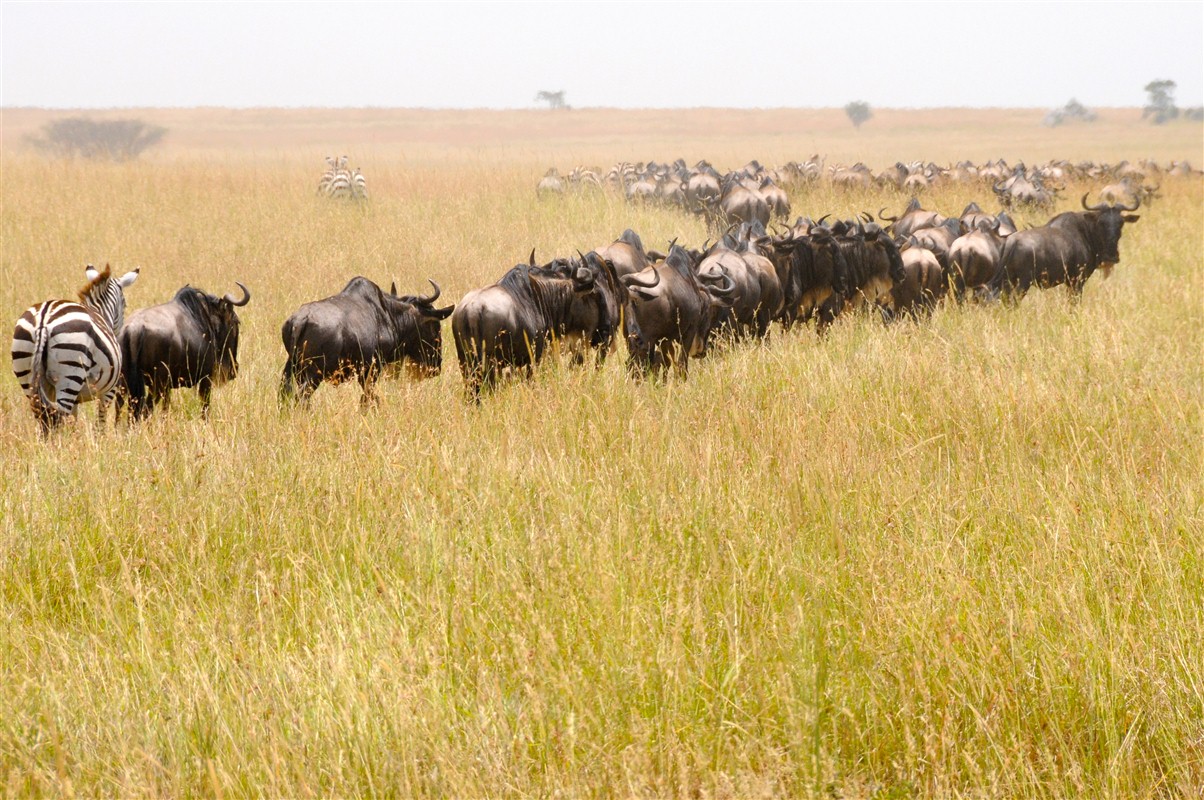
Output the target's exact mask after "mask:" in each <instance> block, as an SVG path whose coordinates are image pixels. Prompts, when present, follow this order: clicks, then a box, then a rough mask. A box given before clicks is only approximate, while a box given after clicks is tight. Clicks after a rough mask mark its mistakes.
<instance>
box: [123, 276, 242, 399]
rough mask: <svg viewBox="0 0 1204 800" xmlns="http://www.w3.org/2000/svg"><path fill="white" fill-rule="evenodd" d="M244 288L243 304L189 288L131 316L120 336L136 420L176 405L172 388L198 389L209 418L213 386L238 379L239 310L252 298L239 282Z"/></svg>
mask: <svg viewBox="0 0 1204 800" xmlns="http://www.w3.org/2000/svg"><path fill="white" fill-rule="evenodd" d="M238 288H239V289H242V293H243V296H242V299H241V300H240V299H236V298H235V297H234V296H233V295H229V294H227V295H225V296H223V297H221V298H218V297H215V296H213V295H211V294H208V293H206V292H203V291H201V290H200V289H197V288H195V287H193V286H185V287H183V288H182V289H180V290H179V291H178V292H176V294H175V297H173V298H172V299H171V300H170V301H169V302H166V303H162V304H161V305H157V306H151V307H149V308H141V309H138V310H137V311H135V312H134V313H133V314H131V315H130V318H129V319H128V320H126V323H125V326H124V327H122V329H121V334H120V336H119V337H118V338H119V340H120V342H121V371H122V378H123V381H124V385H125V392H124V394H125V397H126V398H128V400H129V404H130V416H131V417H133V418H134V419H141V418H142V417H145V416H146V415H147V414H149V413H150V412H151V411H153V410H154V407H155V404H156V403H158V402H160V401H162V403H163V405H164V407H170V406H171V390H172V389H179V388H186V387H192V386H195V387H197V392H198V393H199V394H200V396H201V416H202V417H208V416H209V396H210V393H211V392H212V391H213V387H214V386H221V385H222V384H223V383H226V382H228V381H232V380H234V377H235V376H236V375H238V328H239V319H238V314H237V312H235V310H234V309H235V308H241V307H243V306H245V305H246V304H247V303H248V302H250V300H251V293H250V292H249V291H248V290H247V287H245V286H243V285H242V284H241V283H239V284H238ZM121 399H122V398H121V396H119V397H118V409H119V410H120V403H121Z"/></svg>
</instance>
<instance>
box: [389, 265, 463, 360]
mask: <svg viewBox="0 0 1204 800" xmlns="http://www.w3.org/2000/svg"><path fill="white" fill-rule="evenodd" d="M427 280H428V281H429V282H430V284H431V286H432V287H434V289H435V293H434V294H432V295H430V296H428V297H422V296H419V295H411V294H407V295H402V296H400V297H399V296H398V295H397V284H396V283H394V284H393V285H392V286H390V287H389V294H387V295H384V301H385V311H386V313H388V315H389V317H390V318H391V319H392V321H393V324H394V325H395V326H396V328H397V339H396V341H395V347H396V349H395V351H394V353H393V354H392V355H393V358H391V359H390V360H391V361H402V360H403V359H404V360H405V362H406V365H407V367H408V369H409V371H410V373H411V375H413V376H414V377H417V378H431V377H434V376H436V375H438V374H439V372H440V370H442V369H443V329H442V325H441V324H440V323H442V321H443V320H445V319H447V317H448V316H450V315H451V313H452V311H454V310H455V308H456V307H455V305H454V304H453V305H450V306H446V307H445V308H435V306H434V302H435V301H436V300H438V299H439V295H440V294H441V292H440V290H439V284H437V283H435V282H434V281H432V280H430V279H429V278H428V279H427Z"/></svg>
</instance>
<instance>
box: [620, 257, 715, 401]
mask: <svg viewBox="0 0 1204 800" xmlns="http://www.w3.org/2000/svg"><path fill="white" fill-rule="evenodd" d="M623 283H625V284H626V285H627V289H628V291H629V292H630V293H631V309H632V317H633V318H632V320H631V326H630V328H629V329H628V332H627V333H628V336H627V347H628V353H629V358H630V364H631V366H632V367H633V369H635V370H637V371H638V372H640V373H648V372H652V373H661V374H663V373H664V372H665V371H666V370H668V369H669V368H670V367H673V368H674V369H675V370H676V372H677V373H678V374H679V375H681V376H682V377H683V378H684V377H686V375H687V373H688V371H689V369H688V367H689V360H690V359H691V358H701V357H702V356H704V355H705V354H706V350H707V341H708V338H709V337H710V333H711V328H712V327H713V326H714V325H715V322H716V320H717V319H718V317H719V315H720V314H721V313H722V312H723V311H725V310H726V309H728V308H730V307H731V296H732V293H733V292H734V290H735V288H734V286H733V285H732V281H731V279H730V278H729V277H727V276H726V275H724V276H723V278H722V283H721V284H720V285H717V286H716V285H712V284H710V283H708V282H707V279H706V278H703V277H701V276H699V275H698V274H697V273H696V272H695V268H694V264H693V262H692V260H691V258H690V255H689V253H687V252H686V251H685V250H684V249H682V248H681V247H679V246H678V245H676V244H673V245H671V246H670V248H669V255H668V257H666V259H665V260H664V261H663V262H661V263H659V264H656V265H654V266H651V267H648V268H647V269H645V270H643V271H642V272H639V273H637V274H635V275H628V276H627V277H626V278H624V279H623Z"/></svg>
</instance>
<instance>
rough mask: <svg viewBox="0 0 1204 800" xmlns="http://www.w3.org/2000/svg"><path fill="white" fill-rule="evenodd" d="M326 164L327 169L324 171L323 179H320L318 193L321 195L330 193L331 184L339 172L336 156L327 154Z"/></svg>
mask: <svg viewBox="0 0 1204 800" xmlns="http://www.w3.org/2000/svg"><path fill="white" fill-rule="evenodd" d="M326 166H327V170H326V171H325V172H323V173H322V179H321V180H320V181H318V195H319V196H321V197H325V196H326V195H328V194H330V184H331V183H333V182H334V176H335V174H336V173H337V172H338V170H337V169H336V167H335V160H334V156H326Z"/></svg>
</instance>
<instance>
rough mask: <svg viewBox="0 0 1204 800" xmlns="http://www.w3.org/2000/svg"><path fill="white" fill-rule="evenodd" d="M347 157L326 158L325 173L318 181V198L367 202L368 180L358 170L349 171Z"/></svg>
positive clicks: (357, 168)
mask: <svg viewBox="0 0 1204 800" xmlns="http://www.w3.org/2000/svg"><path fill="white" fill-rule="evenodd" d="M347 164H348V158H347V156H339V157H338V158H335V157H334V156H326V171H325V172H323V173H322V177H321V179H319V180H318V196H319V197H333V198H335V199H338V200H367V199H368V179H367V178H365V177H364V175H363V173H362V172H360V168H359V167H356V168H355V169H349V168H348V166H347Z"/></svg>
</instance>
